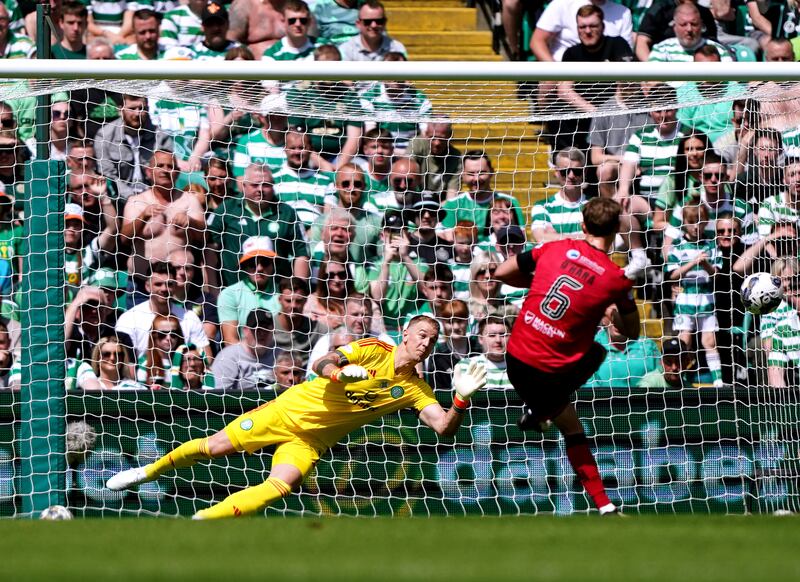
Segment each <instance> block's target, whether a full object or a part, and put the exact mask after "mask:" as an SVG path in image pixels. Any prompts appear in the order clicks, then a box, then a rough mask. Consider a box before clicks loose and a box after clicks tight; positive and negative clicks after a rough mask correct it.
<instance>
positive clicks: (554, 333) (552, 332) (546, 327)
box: [523, 310, 566, 339]
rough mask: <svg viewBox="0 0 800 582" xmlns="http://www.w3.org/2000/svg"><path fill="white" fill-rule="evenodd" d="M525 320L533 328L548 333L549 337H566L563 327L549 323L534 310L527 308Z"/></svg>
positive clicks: (524, 315)
mask: <svg viewBox="0 0 800 582" xmlns="http://www.w3.org/2000/svg"><path fill="white" fill-rule="evenodd" d="M523 320H524V321H525V324H526V325H530V326H531V327H532V328H533V329H535V330H536V331H538V332H539V333H542V334H544V335H546V336H547V337H558V338H561V339H563V338H564V337H566V334H565V333H564V330H563V329H559V328H557V327H556V326H554V325H552V324H550V323H547V322H546V321H544V320H543V319H540V318H539V317H538V316H537V315H536V314H535V313H533V312H532V311H528V310H526V311H525V313H524V314H523Z"/></svg>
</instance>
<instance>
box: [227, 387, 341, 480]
mask: <svg viewBox="0 0 800 582" xmlns="http://www.w3.org/2000/svg"><path fill="white" fill-rule="evenodd" d="M271 404H272V402H267V403H266V404H262V405H261V406H259V407H258V408H254V409H253V410H250V411H249V412H245V413H244V414H242V415H241V416H240V417H239V418H237V419H236V420H234V421H233V422H231V423H230V424H229V425H228V426H226V427H225V434H227V435H228V438H229V439H230V440H231V443H232V444H233V447H234V448H235V449H236V450H237V451H247V452H248V453H254V452H255V451H257V450H259V449H262V448H264V447H267V446H270V445H275V453H274V454H273V455H272V466H273V467H274V466H275V465H282V464H288V465H293V466H295V467H297V469H298V470H299V471H300V473H302V475H303V477H305V476H306V475H308V474H309V473H310V472H311V469H313V468H314V466H315V465H316V464H317V462H318V461H319V458H320V456H321V455H322V454H323V453H325V451H326V450H327V449H325V448H320V447H318V446H314V445H313V444H311V443H310V442H308V441H307V440H304V439H303V438H301V437H299V436H298V435H297V434H295V432H294V431H293V430H292V429H291V428H290V427H289V426H288V425H287V424H286V423H285V422H284V421H283V418H282V417H281V415H280V414H279V413H278V409H277V407H276V406H270V405H271Z"/></svg>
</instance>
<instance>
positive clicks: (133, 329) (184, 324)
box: [116, 301, 209, 358]
mask: <svg viewBox="0 0 800 582" xmlns="http://www.w3.org/2000/svg"><path fill="white" fill-rule="evenodd" d="M170 311H171V313H172V315H174V316H175V317H177V318H178V319H179V320H180V322H181V331H182V332H183V339H184V341H185V342H186V343H192V344H194V345H195V346H197V347H198V348H200V349H203V348H205V347H206V346H207V345H208V344H209V341H208V336H206V332H205V331H204V330H203V322H201V321H200V318H199V317H197V316H196V315H195V314H194V312H193V311H186V310H185V309H184V308H183V307H179V306H178V305H172V306H171V308H170ZM155 318H156V314H155V313H153V311H152V309H151V308H150V302H149V301H143V302H142V303H139V304H138V305H135V306H134V307H132V308H131V309H129V310H128V311H126V312H125V313H123V314H122V315H120V316H119V319H118V320H117V326H116V330H117V332H119V333H127V334H128V335H129V336H130V338H131V341H132V342H133V349H134V350H136V357H137V358H138V357H139V356H141V355H142V354H143V353H145V351H146V350H147V340H148V338H149V337H150V329H151V328H152V327H153V320H154V319H155Z"/></svg>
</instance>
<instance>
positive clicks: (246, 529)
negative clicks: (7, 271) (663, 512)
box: [0, 516, 800, 582]
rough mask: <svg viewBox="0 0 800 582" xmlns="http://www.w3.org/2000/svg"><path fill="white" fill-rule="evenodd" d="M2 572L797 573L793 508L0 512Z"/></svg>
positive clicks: (30, 575)
mask: <svg viewBox="0 0 800 582" xmlns="http://www.w3.org/2000/svg"><path fill="white" fill-rule="evenodd" d="M0 540H2V542H0V544H2V546H1V547H2V556H3V561H2V565H0V572H2V579H3V580H11V581H17V580H84V581H85V580H92V581H95V580H96V581H99V580H112V581H113V582H118V581H121V580H141V581H151V580H221V581H223V582H240V581H242V580H261V581H264V582H267V581H270V582H271V581H272V580H276V581H278V580H320V581H326V582H327V581H329V580H348V581H352V580H385V581H393V580H414V581H418V582H422V581H428V580H434V581H438V580H459V581H466V580H480V581H498V582H505V581H506V580H586V581H589V582H591V581H596V580H614V581H627V580H670V581H674V582H683V581H686V580H726V581H738V580H745V581H750V580H780V581H783V580H798V579H800V551H798V544H799V543H800V519H798V518H794V517H782V518H777V517H768V516H763V517H723V516H693V517H690V516H670V517H654V516H648V517H631V518H629V519H619V518H610V519H601V518H599V517H596V516H592V517H585V516H582V517H571V518H554V517H535V518H531V517H520V518H483V519H481V518H449V519H448V518H432V519H349V518H342V519H336V518H328V519H282V518H269V519H245V520H238V521H224V522H204V523H199V522H191V521H187V520H171V519H120V520H108V519H106V520H75V521H72V522H40V521H22V520H20V521H11V520H7V521H0Z"/></svg>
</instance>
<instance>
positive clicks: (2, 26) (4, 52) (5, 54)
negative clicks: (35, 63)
mask: <svg viewBox="0 0 800 582" xmlns="http://www.w3.org/2000/svg"><path fill="white" fill-rule="evenodd" d="M10 23H11V18H10V16H9V11H8V8H6V6H5V4H3V3H1V2H0V58H4V59H30V58H32V57H33V55H34V53H35V52H36V45H34V44H33V41H32V40H31V39H30V38H28V37H27V36H25V35H23V34H19V33H16V32H12V31H11V30H10V28H11V27H10Z"/></svg>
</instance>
